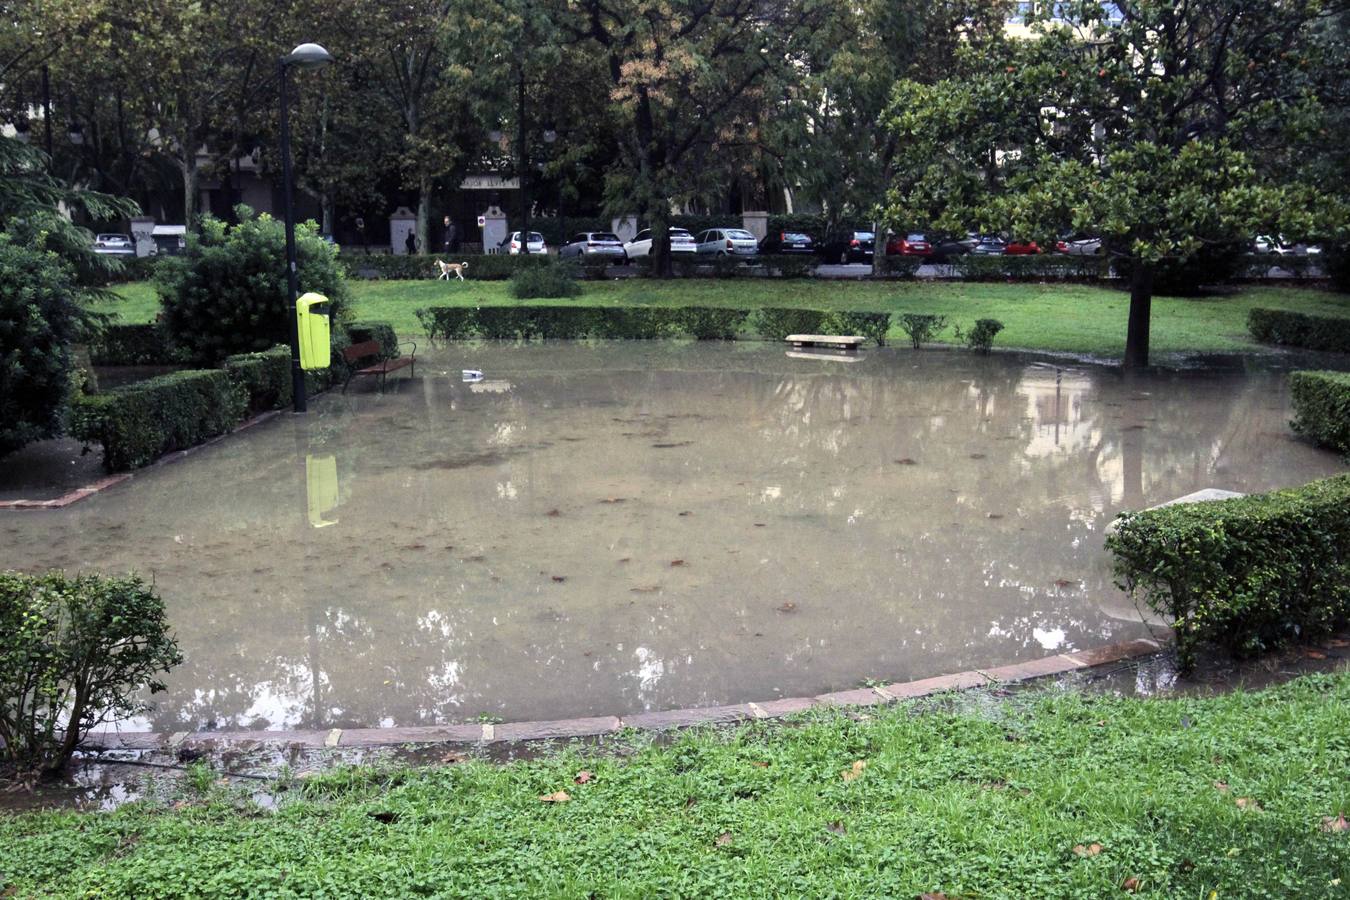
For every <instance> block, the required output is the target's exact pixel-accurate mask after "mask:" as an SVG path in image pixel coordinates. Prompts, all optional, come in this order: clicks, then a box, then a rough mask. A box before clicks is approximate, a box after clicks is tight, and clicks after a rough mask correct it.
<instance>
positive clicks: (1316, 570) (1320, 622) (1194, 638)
mask: <svg viewBox="0 0 1350 900" xmlns="http://www.w3.org/2000/svg"><path fill="white" fill-rule="evenodd" d="M1348 508H1350V475H1341V476H1337V477H1335V478H1328V479H1325V480H1322V481H1314V482H1312V483H1311V484H1307V485H1304V486H1303V487H1301V488H1295V489H1293V490H1287V491H1276V492H1274V493H1270V494H1253V495H1251V496H1248V497H1242V498H1239V499H1235V500H1222V501H1213V502H1204V503H1185V504H1177V505H1174V506H1166V507H1163V508H1161V509H1153V510H1148V511H1145V512H1140V513H1132V514H1131V513H1126V514H1123V515H1122V516H1121V517H1120V518H1118V519H1117V520H1116V530H1115V532H1114V533H1112V534H1111V535H1110V536H1109V537H1108V538H1107V540H1106V546H1107V549H1108V550H1110V551H1111V552H1112V554H1113V555H1114V559H1113V560H1112V568H1113V571H1114V573H1115V577H1116V579H1117V583H1118V584H1119V585H1120V587H1121V588H1122V589H1124V590H1126V591H1128V592H1129V593H1130V595H1131V596H1133V597H1135V598H1136V599H1138V600H1143V601H1144V602H1145V603H1147V604H1148V606H1149V607H1150V608H1151V609H1153V610H1154V611H1155V612H1157V613H1159V614H1162V615H1165V616H1167V617H1168V618H1169V619H1170V620H1171V621H1172V628H1173V630H1174V632H1175V634H1176V644H1177V654H1178V657H1179V660H1180V663H1181V665H1182V666H1183V667H1184V668H1186V669H1189V668H1191V667H1192V666H1193V665H1194V663H1195V651H1196V648H1197V646H1198V645H1199V644H1200V643H1201V642H1205V641H1211V642H1214V643H1216V644H1218V645H1220V646H1221V647H1224V648H1226V649H1227V650H1229V651H1230V652H1233V653H1235V654H1238V655H1251V654H1256V653H1261V652H1264V651H1266V650H1270V649H1272V648H1275V647H1279V646H1282V645H1284V644H1286V643H1289V642H1291V641H1296V640H1307V639H1309V638H1313V637H1316V636H1318V635H1322V634H1326V633H1327V632H1328V631H1330V630H1331V629H1334V628H1337V627H1339V626H1341V625H1344V624H1345V623H1346V622H1347V621H1350V516H1347V515H1346V509H1348Z"/></svg>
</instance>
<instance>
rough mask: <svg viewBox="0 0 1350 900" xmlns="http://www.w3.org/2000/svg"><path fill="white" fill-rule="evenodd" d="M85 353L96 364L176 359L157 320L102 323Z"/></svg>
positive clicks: (150, 363) (154, 362) (152, 363)
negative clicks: (133, 322)
mask: <svg viewBox="0 0 1350 900" xmlns="http://www.w3.org/2000/svg"><path fill="white" fill-rule="evenodd" d="M89 355H90V357H91V358H92V359H93V362H94V365H98V366H155V365H167V364H169V363H171V362H173V361H174V360H175V358H176V356H175V354H174V353H173V352H172V351H171V350H170V349H169V341H168V335H166V334H165V333H164V328H163V327H162V326H161V325H159V324H157V323H149V324H134V325H123V324H112V325H105V326H103V328H101V329H100V330H99V334H98V336H97V337H96V338H94V339H93V341H91V342H90V346H89Z"/></svg>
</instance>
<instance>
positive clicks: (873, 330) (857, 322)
mask: <svg viewBox="0 0 1350 900" xmlns="http://www.w3.org/2000/svg"><path fill="white" fill-rule="evenodd" d="M820 327H821V328H823V329H825V332H824V333H825V334H849V335H853V334H860V335H862V336H863V337H868V338H871V339H872V340H874V341H876V342H877V346H878V347H884V346H886V333H887V332H889V331H890V330H891V314H890V313H884V312H847V311H844V310H835V311H834V312H831V313H829V314H828V315H826V316H825V319H824V321H822V322H821V326H820Z"/></svg>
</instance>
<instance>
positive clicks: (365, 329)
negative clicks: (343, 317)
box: [347, 321, 398, 359]
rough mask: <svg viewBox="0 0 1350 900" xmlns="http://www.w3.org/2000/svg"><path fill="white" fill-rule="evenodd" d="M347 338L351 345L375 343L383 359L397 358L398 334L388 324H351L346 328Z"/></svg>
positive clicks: (371, 322) (369, 322) (374, 322)
mask: <svg viewBox="0 0 1350 900" xmlns="http://www.w3.org/2000/svg"><path fill="white" fill-rule="evenodd" d="M347 336H348V337H349V338H350V339H351V342H352V343H353V344H361V343H365V342H366V341H377V342H379V345H380V353H381V355H382V356H383V357H384V358H385V359H393V358H394V357H396V356H398V334H397V333H396V332H395V331H394V326H393V325H390V324H389V323H388V322H376V321H368V322H353V323H352V324H350V325H348V326H347Z"/></svg>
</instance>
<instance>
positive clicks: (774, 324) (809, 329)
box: [750, 306, 827, 341]
mask: <svg viewBox="0 0 1350 900" xmlns="http://www.w3.org/2000/svg"><path fill="white" fill-rule="evenodd" d="M826 315H827V313H826V312H825V311H824V310H820V309H795V308H786V307H777V306H764V307H761V308H759V309H757V310H755V311H754V312H752V313H751V314H750V327H751V328H752V329H753V330H754V332H755V333H756V334H758V335H759V336H760V337H762V338H764V339H765V340H770V341H781V340H783V339H784V338H785V337H787V336H788V335H790V334H819V333H820V330H821V328H822V327H823V326H824V322H825V317H826Z"/></svg>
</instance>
